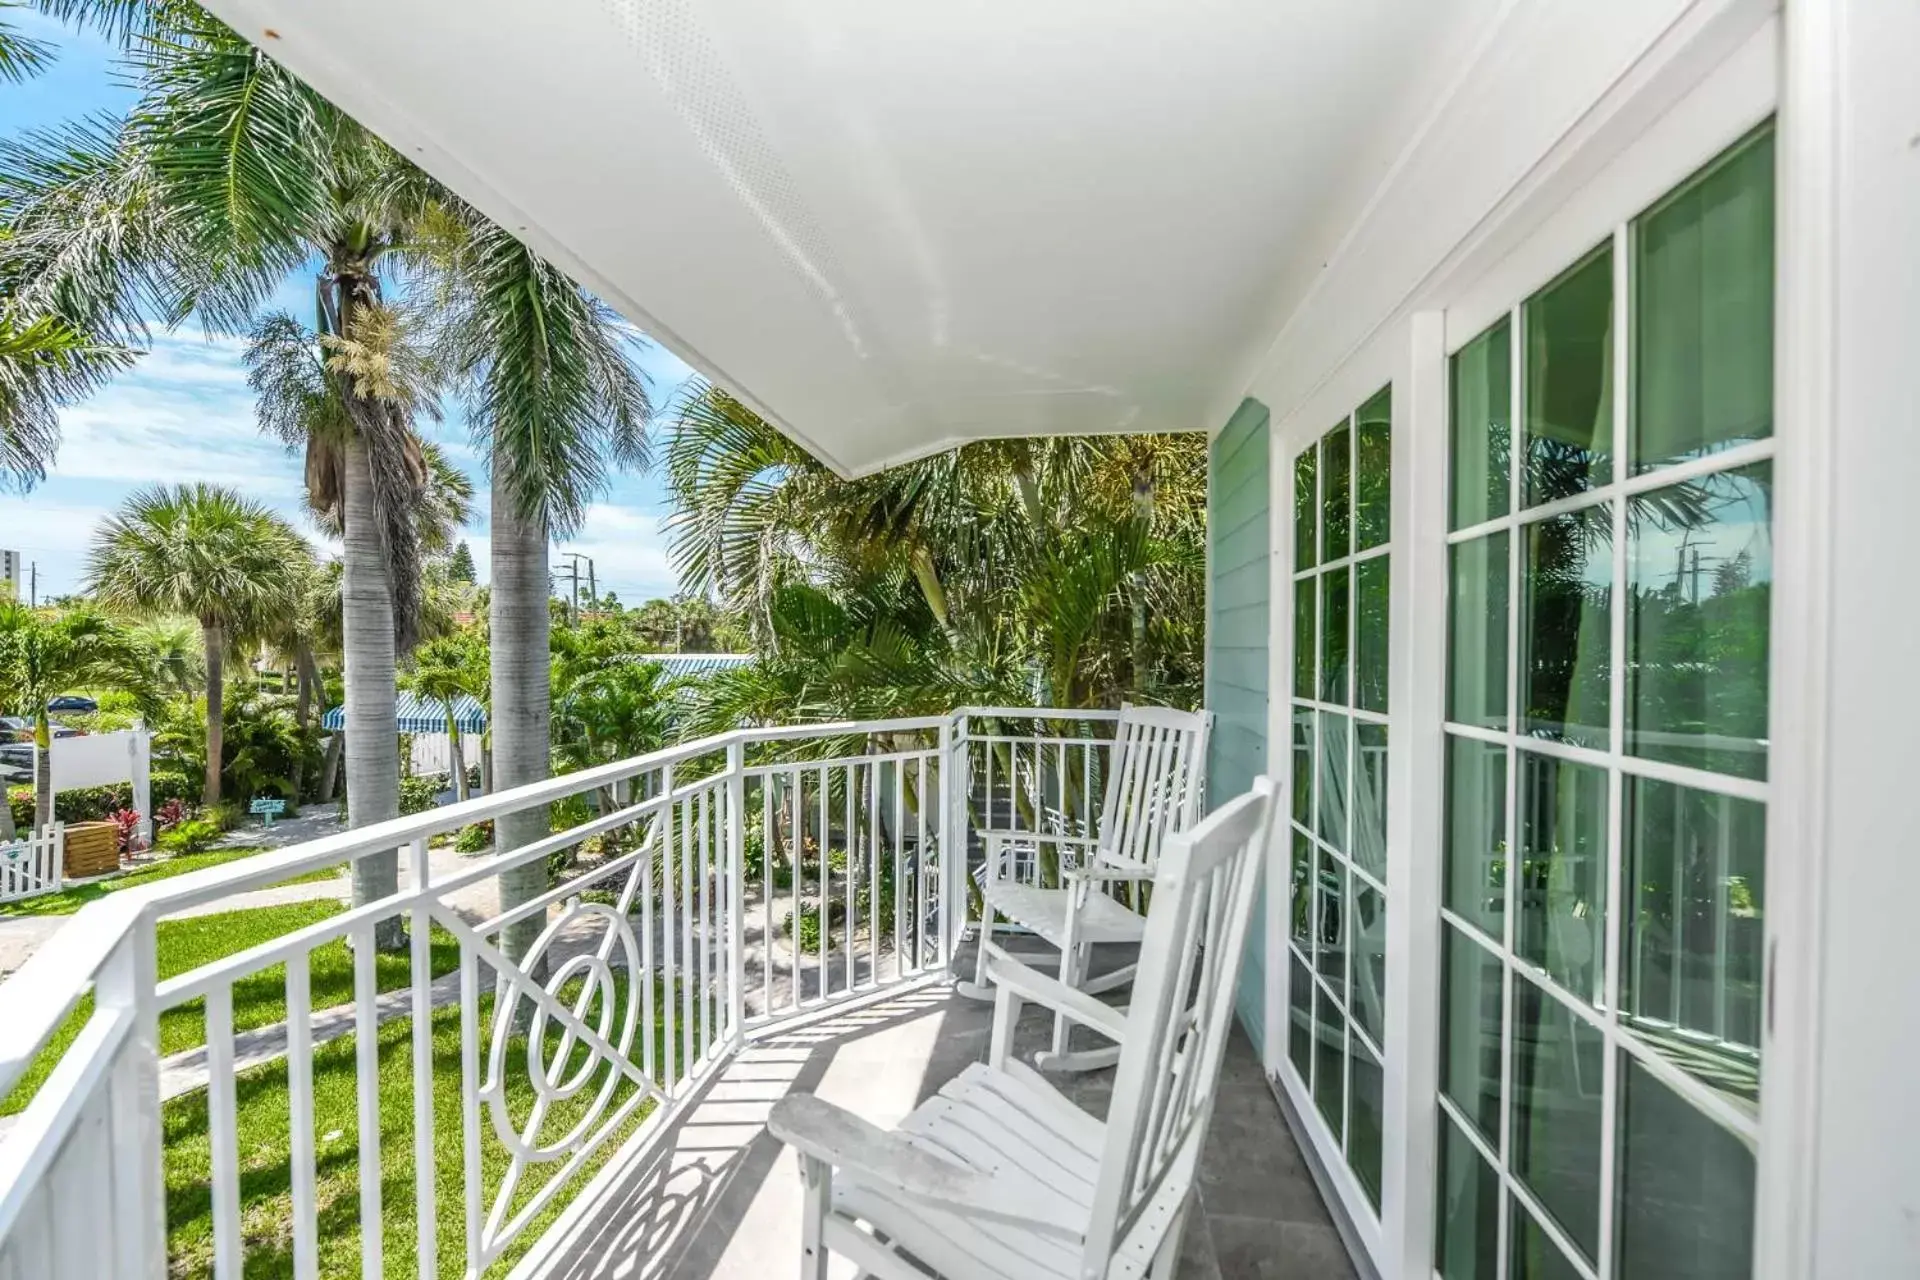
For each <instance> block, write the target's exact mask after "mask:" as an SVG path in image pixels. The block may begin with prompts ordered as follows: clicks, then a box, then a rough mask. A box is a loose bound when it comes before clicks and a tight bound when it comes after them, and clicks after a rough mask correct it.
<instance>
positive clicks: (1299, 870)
mask: <svg viewBox="0 0 1920 1280" xmlns="http://www.w3.org/2000/svg"><path fill="white" fill-rule="evenodd" d="M1313 850H1314V844H1313V841H1312V839H1310V838H1309V837H1308V835H1307V833H1306V832H1304V831H1295V832H1294V833H1293V866H1292V893H1291V897H1290V906H1291V913H1290V914H1291V918H1292V921H1293V923H1292V925H1291V926H1290V936H1291V937H1292V939H1293V943H1294V945H1295V946H1297V947H1299V948H1300V950H1301V951H1303V952H1311V951H1312V950H1313V935H1312V933H1311V932H1310V931H1309V929H1308V927H1307V921H1308V920H1310V919H1312V916H1313Z"/></svg>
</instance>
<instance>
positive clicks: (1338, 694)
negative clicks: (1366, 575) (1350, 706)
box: [1320, 569, 1353, 706]
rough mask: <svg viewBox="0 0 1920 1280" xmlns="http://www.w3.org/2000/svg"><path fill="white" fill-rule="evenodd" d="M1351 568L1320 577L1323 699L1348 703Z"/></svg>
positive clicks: (1351, 600) (1321, 682) (1321, 697)
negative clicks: (1348, 630) (1348, 616)
mask: <svg viewBox="0 0 1920 1280" xmlns="http://www.w3.org/2000/svg"><path fill="white" fill-rule="evenodd" d="M1352 576H1353V571H1352V570H1351V569H1334V570H1331V571H1329V572H1328V573H1327V574H1325V575H1324V576H1322V577H1321V579H1320V701H1322V702H1332V703H1335V704H1337V705H1340V706H1345V705H1346V704H1347V644H1348V641H1349V640H1350V638H1351V637H1349V635H1348V634H1347V614H1348V611H1349V610H1350V609H1351V608H1352V602H1353V592H1352V588H1351V586H1350V582H1351V579H1352Z"/></svg>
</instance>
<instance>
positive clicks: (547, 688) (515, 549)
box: [489, 461, 553, 977]
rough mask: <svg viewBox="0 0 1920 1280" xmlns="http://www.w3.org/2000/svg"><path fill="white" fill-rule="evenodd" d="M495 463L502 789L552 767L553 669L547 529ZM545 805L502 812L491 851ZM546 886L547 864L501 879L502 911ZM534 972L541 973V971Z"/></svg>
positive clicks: (542, 829) (496, 711) (528, 833)
mask: <svg viewBox="0 0 1920 1280" xmlns="http://www.w3.org/2000/svg"><path fill="white" fill-rule="evenodd" d="M505 470H506V468H505V466H504V465H503V464H501V463H500V462H498V461H497V462H496V465H495V467H494V476H493V517H492V526H493V527H492V534H491V554H492V565H491V570H492V583H493V593H492V602H491V604H490V606H489V607H490V609H491V611H492V622H493V637H492V638H493V652H492V663H493V720H492V726H491V727H492V731H493V784H492V785H493V786H494V787H495V788H496V789H497V790H499V791H505V790H507V789H509V788H511V787H518V786H524V785H526V784H527V783H530V782H539V781H540V780H541V779H543V778H545V777H547V776H548V774H549V773H550V772H551V771H552V764H551V759H552V756H551V752H552V740H551V739H552V721H551V715H552V696H553V691H552V688H551V680H552V672H551V669H550V665H549V664H550V662H551V657H550V655H549V651H548V647H547V646H548V628H549V625H550V622H549V618H548V614H547V529H546V522H545V521H544V520H542V519H537V518H536V519H532V520H529V519H527V518H526V517H525V516H523V515H521V514H520V512H519V509H518V502H517V500H516V498H515V495H514V494H513V492H512V489H511V488H510V486H509V485H508V484H507V478H506V476H505V474H504V472H505ZM548 825H549V819H548V813H547V806H545V805H540V806H538V807H536V808H532V809H523V810H521V811H519V812H517V813H509V814H503V815H502V816H501V817H500V818H499V819H498V820H497V821H496V822H495V824H494V848H495V849H497V850H500V851H503V852H504V851H506V850H509V849H519V848H523V847H524V846H526V845H529V844H532V843H533V842H534V841H536V840H539V839H541V838H542V837H544V836H545V835H546V834H547V832H548ZM546 888H547V866H546V863H545V862H544V861H541V860H537V859H536V860H535V861H533V862H531V863H528V864H527V865H526V866H522V867H515V868H514V869H513V870H512V871H509V872H507V873H506V874H504V875H502V876H501V877H500V909H501V910H502V911H510V910H512V909H513V908H514V907H516V906H518V905H519V904H521V903H523V902H526V901H528V900H529V899H532V898H534V897H537V896H539V895H540V894H541V893H543V892H545V890H546ZM544 927H545V923H544V921H543V920H542V919H541V918H540V917H539V916H537V915H536V916H534V917H533V918H531V919H528V920H524V921H522V922H520V923H519V924H517V925H514V926H513V927H512V928H510V929H508V930H506V932H505V933H504V934H503V935H502V937H501V939H500V945H501V948H502V949H503V950H504V951H505V952H506V954H507V956H508V957H509V958H510V959H514V960H518V959H519V958H520V957H521V956H523V955H525V954H526V952H527V949H528V948H529V947H531V946H532V945H533V942H534V940H535V939H536V938H538V937H539V936H540V931H541V929H542V928H544ZM535 976H536V977H538V976H539V975H538V974H536V975H535Z"/></svg>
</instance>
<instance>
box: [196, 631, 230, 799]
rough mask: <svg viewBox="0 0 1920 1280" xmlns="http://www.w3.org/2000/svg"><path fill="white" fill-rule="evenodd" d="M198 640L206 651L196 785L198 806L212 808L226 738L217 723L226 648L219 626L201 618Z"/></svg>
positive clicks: (222, 723)
mask: <svg viewBox="0 0 1920 1280" xmlns="http://www.w3.org/2000/svg"><path fill="white" fill-rule="evenodd" d="M200 639H201V641H202V643H204V644H205V645H206V649H207V773H206V777H205V778H204V779H203V780H202V781H201V784H200V803H201V804H203V805H206V806H207V807H208V808H212V807H213V806H214V805H217V804H219V803H220V748H221V746H222V745H223V742H224V739H225V734H226V722H225V721H224V720H222V719H221V712H222V710H223V708H222V706H221V697H222V695H224V694H225V692H226V686H225V685H224V684H223V683H222V680H223V679H224V676H225V672H224V671H223V669H222V668H223V667H224V665H225V663H226V658H227V646H226V639H225V637H224V636H223V635H222V634H221V628H220V624H219V623H218V622H212V621H209V620H207V619H205V618H202V619H201V620H200Z"/></svg>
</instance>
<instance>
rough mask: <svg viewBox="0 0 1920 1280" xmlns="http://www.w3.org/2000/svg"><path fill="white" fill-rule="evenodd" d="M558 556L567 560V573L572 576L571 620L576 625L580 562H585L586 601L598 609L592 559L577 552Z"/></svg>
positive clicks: (598, 596)
mask: <svg viewBox="0 0 1920 1280" xmlns="http://www.w3.org/2000/svg"><path fill="white" fill-rule="evenodd" d="M560 554H561V555H563V556H565V557H566V558H567V563H568V571H569V572H570V573H571V574H572V575H573V620H574V622H575V624H576V625H577V624H578V623H579V621H580V562H581V561H582V560H585V561H586V562H587V600H588V602H589V603H591V604H592V605H593V606H594V608H595V609H598V608H599V607H600V595H599V592H598V591H597V590H596V589H595V588H596V585H597V584H596V583H595V581H594V577H593V557H592V556H588V555H582V554H580V553H579V552H578V551H562V552H561V553H560Z"/></svg>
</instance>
